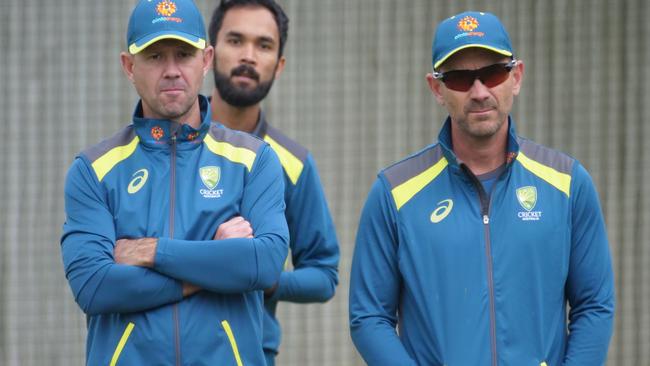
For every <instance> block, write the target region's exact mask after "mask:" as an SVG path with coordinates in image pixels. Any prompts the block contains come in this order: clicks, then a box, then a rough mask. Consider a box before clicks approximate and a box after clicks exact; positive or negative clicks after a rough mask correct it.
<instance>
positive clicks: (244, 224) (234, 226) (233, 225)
mask: <svg viewBox="0 0 650 366" xmlns="http://www.w3.org/2000/svg"><path fill="white" fill-rule="evenodd" d="M232 238H248V239H252V238H253V228H252V227H251V224H250V222H248V221H246V220H245V219H244V218H243V217H241V216H235V217H233V218H232V219H230V220H228V221H226V222H224V223H223V224H221V225H219V227H218V228H217V232H216V233H215V234H214V238H213V239H214V240H222V239H232Z"/></svg>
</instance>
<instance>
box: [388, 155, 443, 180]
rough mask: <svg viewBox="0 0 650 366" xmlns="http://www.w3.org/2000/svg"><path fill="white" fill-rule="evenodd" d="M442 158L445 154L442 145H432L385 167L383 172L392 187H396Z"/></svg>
mask: <svg viewBox="0 0 650 366" xmlns="http://www.w3.org/2000/svg"><path fill="white" fill-rule="evenodd" d="M442 158H443V154H442V148H441V147H440V145H438V144H436V145H432V146H429V147H426V148H425V149H424V150H421V151H419V152H417V153H415V154H413V155H411V156H409V157H408V158H406V159H404V160H402V161H400V162H397V163H395V164H393V165H391V166H389V167H388V168H386V169H384V172H383V173H384V176H386V179H388V182H389V183H390V185H391V187H392V188H395V187H397V186H399V185H400V184H402V183H404V182H406V181H408V180H409V179H411V178H413V177H415V176H417V175H419V174H420V173H422V172H424V171H425V170H427V169H429V168H430V167H432V166H433V165H435V164H436V163H438V162H439V161H440V159H442Z"/></svg>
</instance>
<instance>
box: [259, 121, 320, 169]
mask: <svg viewBox="0 0 650 366" xmlns="http://www.w3.org/2000/svg"><path fill="white" fill-rule="evenodd" d="M266 135H267V136H269V137H270V138H272V139H273V140H274V141H275V142H277V143H278V144H280V146H282V147H284V148H285V149H286V150H287V151H289V152H290V153H291V154H292V155H293V156H295V157H296V158H298V160H300V161H301V162H303V163H304V162H305V160H307V155H308V154H309V150H307V149H306V148H305V147H303V146H302V145H300V144H299V143H297V142H296V141H294V140H292V139H291V138H289V137H288V136H287V135H285V134H284V133H282V131H280V130H278V129H277V128H275V127H273V126H271V125H269V124H267V125H266Z"/></svg>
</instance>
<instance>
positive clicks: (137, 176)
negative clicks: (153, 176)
mask: <svg viewBox="0 0 650 366" xmlns="http://www.w3.org/2000/svg"><path fill="white" fill-rule="evenodd" d="M132 177H133V178H132V179H131V181H130V182H129V186H128V187H127V188H126V191H127V192H129V194H134V193H137V192H138V191H139V190H140V188H142V187H143V186H144V184H145V183H147V178H149V171H148V170H147V169H140V170H138V171H136V172H135V173H133V175H132Z"/></svg>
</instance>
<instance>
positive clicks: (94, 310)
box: [67, 264, 183, 315]
mask: <svg viewBox="0 0 650 366" xmlns="http://www.w3.org/2000/svg"><path fill="white" fill-rule="evenodd" d="M67 277H68V281H69V282H70V286H71V288H72V291H73V292H74V295H75V300H76V301H77V303H78V304H79V306H80V307H81V309H82V310H83V311H84V313H86V314H88V315H95V314H103V313H130V312H138V311H145V310H149V309H152V308H156V307H159V306H162V305H166V304H169V303H173V302H176V301H179V300H181V299H182V297H183V295H182V284H181V282H179V281H176V280H174V279H172V278H169V277H167V276H165V275H162V274H160V273H157V272H155V271H152V270H150V269H147V268H142V267H136V266H127V265H120V264H108V265H104V266H102V267H101V268H97V269H96V270H94V272H93V273H92V274H89V273H87V272H86V271H85V270H84V269H83V268H82V267H79V268H74V267H73V268H70V269H68V272H67Z"/></svg>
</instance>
